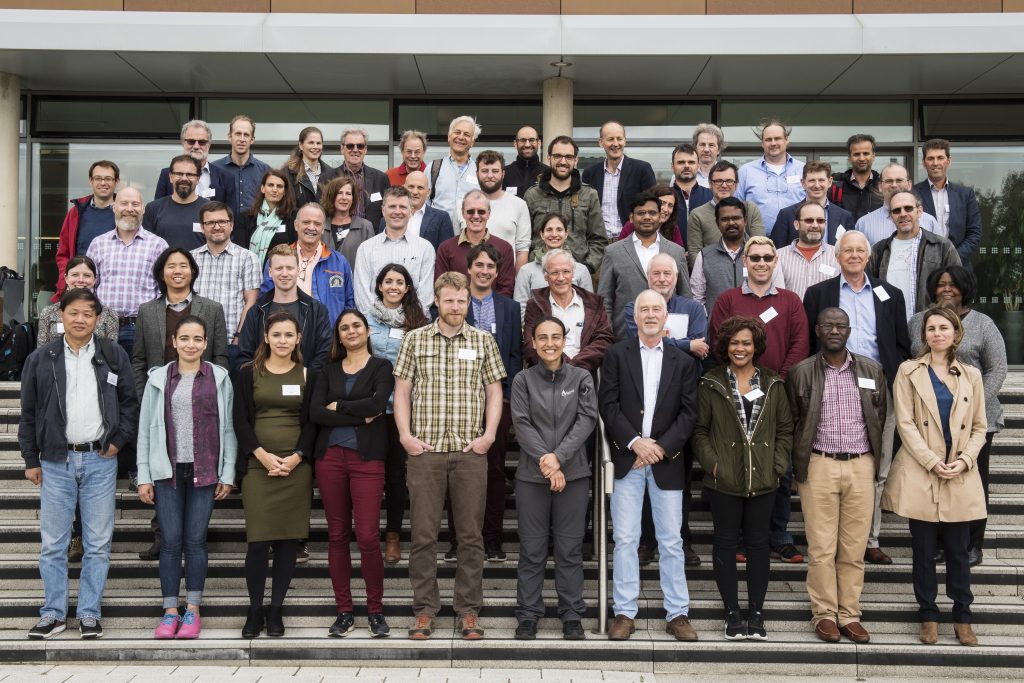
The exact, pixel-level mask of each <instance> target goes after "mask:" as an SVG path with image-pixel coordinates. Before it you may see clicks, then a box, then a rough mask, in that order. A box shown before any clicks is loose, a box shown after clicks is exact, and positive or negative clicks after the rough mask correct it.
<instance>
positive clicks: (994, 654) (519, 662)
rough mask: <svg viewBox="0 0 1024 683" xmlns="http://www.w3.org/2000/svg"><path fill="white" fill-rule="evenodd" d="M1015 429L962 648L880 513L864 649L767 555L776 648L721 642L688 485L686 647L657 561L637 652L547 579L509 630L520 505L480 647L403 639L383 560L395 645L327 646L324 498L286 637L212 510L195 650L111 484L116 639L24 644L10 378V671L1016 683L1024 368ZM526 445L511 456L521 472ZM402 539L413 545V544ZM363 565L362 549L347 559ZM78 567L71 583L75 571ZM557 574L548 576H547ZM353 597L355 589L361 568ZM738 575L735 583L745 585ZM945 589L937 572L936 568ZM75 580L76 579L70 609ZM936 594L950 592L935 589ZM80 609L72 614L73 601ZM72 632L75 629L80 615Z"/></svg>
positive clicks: (2, 582) (5, 520)
mask: <svg viewBox="0 0 1024 683" xmlns="http://www.w3.org/2000/svg"><path fill="white" fill-rule="evenodd" d="M1003 402H1004V406H1005V408H1006V412H1007V429H1006V430H1005V431H1003V432H1002V433H1001V434H999V435H997V437H996V440H995V444H994V448H993V455H992V466H991V469H992V486H991V489H990V490H991V494H992V496H991V505H990V518H989V526H988V534H987V538H986V547H985V562H984V564H982V565H981V566H979V567H977V568H975V569H974V571H973V572H972V584H973V588H974V592H975V596H976V600H975V604H974V615H975V617H974V618H975V629H976V631H977V633H978V634H979V637H980V638H981V642H982V645H981V646H980V647H977V648H963V647H960V646H959V645H958V644H956V640H955V638H954V637H953V635H952V624H951V623H950V621H949V616H948V612H949V601H948V600H946V599H945V598H944V597H943V596H940V607H942V609H943V610H944V611H945V612H946V615H945V621H944V622H943V623H942V624H941V625H940V644H939V645H936V646H931V647H928V646H923V645H920V644H919V643H918V642H917V638H916V634H917V624H916V603H915V601H914V597H913V589H912V586H911V568H910V538H909V532H908V531H907V525H906V521H905V520H903V519H900V518H897V517H895V516H888V517H887V518H886V519H885V520H884V525H883V547H884V548H885V549H886V551H887V552H889V553H890V554H891V555H892V556H893V558H894V564H893V565H892V566H888V567H874V566H869V567H868V570H867V577H866V581H865V587H864V596H863V608H864V624H865V626H866V627H867V628H868V629H869V630H870V631H871V633H872V642H871V643H870V644H868V645H854V644H852V643H849V642H847V641H844V642H841V643H838V644H835V645H828V644H825V643H821V642H819V641H818V640H817V639H816V638H814V636H813V633H812V632H811V627H810V621H809V619H810V612H809V609H808V602H807V595H806V592H805V587H804V579H805V576H806V564H799V565H790V564H784V563H773V566H772V577H771V584H770V587H769V596H768V602H767V605H766V610H765V611H766V616H767V619H768V623H767V627H768V631H769V641H768V643H754V642H749V641H740V642H730V641H726V640H725V639H724V638H723V636H722V627H723V622H722V618H723V615H722V609H721V602H720V599H719V596H718V592H717V589H716V588H715V583H714V576H713V574H712V569H711V563H710V550H711V530H712V527H711V520H710V515H709V512H708V509H707V505H706V504H705V503H704V502H703V501H702V500H701V499H700V496H699V484H698V485H695V492H696V494H695V498H694V510H693V513H692V521H691V527H692V529H693V531H694V534H695V539H694V540H695V547H696V548H697V551H698V552H699V553H700V554H701V556H702V558H703V560H704V562H703V564H702V565H701V566H700V567H699V568H696V569H693V570H689V571H688V572H687V578H688V583H689V587H690V594H691V601H692V604H691V610H690V617H691V619H692V621H693V623H694V625H695V626H696V628H697V630H698V632H699V634H700V637H701V641H700V643H699V644H696V645H691V644H682V643H678V642H676V641H675V640H673V639H671V638H670V637H669V636H668V635H667V634H666V633H665V632H664V612H663V611H662V609H661V592H660V586H659V583H658V567H657V564H654V565H651V566H650V567H649V568H647V569H644V570H643V572H642V581H643V585H642V595H641V599H640V614H639V615H638V623H637V626H638V630H637V633H636V635H635V636H634V637H633V638H632V639H631V640H629V641H627V642H620V643H614V642H610V641H608V640H607V639H606V638H605V637H603V636H597V635H595V634H593V633H588V639H587V640H586V641H583V642H578V641H577V642H567V641H564V640H562V638H561V630H560V624H559V621H558V619H557V615H556V612H555V609H554V605H555V595H554V590H553V586H552V585H551V582H550V581H549V584H548V590H547V592H546V595H547V598H548V602H549V608H548V614H547V618H545V619H544V620H542V622H541V633H540V635H539V637H538V639H537V640H536V641H534V642H529V643H523V642H520V641H516V640H514V639H512V631H513V630H514V628H515V617H514V608H515V578H516V560H517V552H516V550H517V541H518V538H517V532H516V521H515V510H514V500H513V497H512V496H511V495H510V496H509V501H508V506H507V511H506V518H505V536H506V537H505V549H506V551H507V552H508V560H507V561H506V562H505V563H503V564H488V566H487V567H486V568H485V570H484V595H485V602H486V606H485V608H484V611H483V613H482V614H481V621H482V623H483V625H484V626H485V627H486V628H487V638H486V639H485V640H483V641H481V642H475V643H465V642H463V641H462V640H461V639H459V638H458V637H457V635H456V634H455V633H454V618H453V615H452V612H451V609H450V607H448V608H446V609H445V611H444V612H443V613H442V615H441V617H442V618H441V619H440V620H439V625H440V628H439V629H438V631H437V632H435V637H434V638H433V639H432V640H430V641H426V642H412V641H409V640H407V639H406V638H405V629H406V628H407V627H408V626H409V625H410V624H411V622H412V616H411V610H410V603H411V591H410V589H409V584H408V577H407V566H406V563H405V562H404V561H403V562H402V563H401V564H399V566H397V567H392V568H386V573H385V580H386V584H385V613H386V615H387V617H388V620H389V623H390V624H391V626H392V637H391V638H389V639H387V640H371V639H370V638H369V636H368V635H367V632H366V630H365V608H363V609H362V610H360V608H359V607H357V612H356V614H357V626H358V627H359V628H358V629H357V631H356V633H355V634H353V635H352V636H350V637H348V638H346V639H342V640H335V639H328V638H327V637H326V633H327V627H328V626H329V625H330V623H331V622H332V621H333V617H334V601H333V597H332V592H331V587H330V579H329V576H328V571H327V552H326V524H325V522H324V519H323V513H322V509H321V507H320V504H319V500H317V501H316V502H315V503H314V512H313V522H312V532H311V539H310V550H311V553H312V558H311V560H310V561H309V563H308V564H306V565H302V566H300V567H299V568H298V570H297V572H296V576H295V580H294V582H293V584H292V588H291V591H290V592H289V595H288V599H287V601H286V606H285V624H286V627H287V635H286V636H285V637H284V638H277V639H271V638H267V637H265V636H264V637H261V638H258V639H256V640H251V641H250V640H243V639H242V638H240V636H239V630H240V628H241V625H242V622H243V621H244V619H245V611H246V607H247V604H248V599H247V597H246V592H245V583H244V578H243V571H242V559H243V555H244V547H245V532H244V524H243V521H242V508H241V500H240V499H239V497H237V496H235V497H232V498H231V499H229V500H228V501H225V502H224V503H220V504H218V506H217V509H216V511H215V513H214V519H213V521H212V522H211V526H210V533H209V544H210V571H209V578H208V580H207V584H206V596H205V598H204V607H203V624H204V630H203V635H202V638H201V639H200V640H198V641H189V642H182V643H177V642H173V641H172V642H168V641H154V640H152V637H151V634H152V628H153V627H154V626H155V624H156V621H157V619H158V617H159V614H160V612H161V610H160V609H159V602H160V600H159V578H158V571H157V563H156V562H143V561H140V560H139V559H138V555H137V553H138V551H139V550H141V549H143V548H145V547H147V546H148V544H149V540H150V539H149V523H148V522H149V519H150V516H151V514H152V508H150V507H148V506H144V505H142V504H141V503H139V501H138V499H137V498H136V496H135V494H134V493H129V492H128V491H127V490H126V487H125V486H124V485H123V482H122V486H120V487H119V492H118V494H117V496H118V520H117V526H116V529H115V533H114V544H113V553H112V560H111V567H110V577H109V579H108V582H107V590H106V594H105V600H104V607H103V625H104V630H105V632H106V635H105V637H104V638H103V639H102V640H100V641H93V642H83V641H81V640H80V639H79V638H78V637H77V633H75V632H74V631H73V630H69V632H68V633H66V634H63V635H61V636H59V637H57V638H55V639H54V640H52V641H48V642H45V641H29V640H27V638H26V636H25V634H26V632H27V630H28V628H29V627H30V626H31V625H32V624H33V623H35V620H36V618H37V616H38V610H39V605H40V604H41V601H42V583H41V581H40V579H39V572H38V567H37V560H38V552H39V527H38V521H37V520H38V511H39V500H38V491H37V489H36V488H35V487H34V486H33V485H32V484H31V483H29V482H28V481H27V480H25V479H24V476H23V461H22V459H21V457H20V453H19V451H18V446H17V440H16V432H17V421H18V413H19V409H18V385H17V384H13V383H0V663H11V662H24V663H65V662H98V661H102V662H137V663H162V664H180V663H183V662H189V663H192V662H196V663H204V664H218V663H222V664H231V665H238V664H240V663H241V664H246V663H251V664H265V665H285V664H287V665H295V664H301V665H310V664H314V663H327V664H336V665H351V666H366V665H370V666H416V667H423V666H442V667H462V666H464V667H490V668H493V667H496V666H497V667H501V668H515V667H533V668H539V667H543V668H564V669H605V670H608V669H622V670H629V671H650V672H656V673H661V672H664V673H689V674H700V673H716V674H730V673H732V674H755V675H770V674H774V675H777V674H804V675H836V676H860V677H868V676H900V677H905V676H920V677H924V676H930V677H951V678H952V677H957V678H978V677H985V676H991V677H1011V678H1019V677H1024V629H1022V626H1024V615H1022V613H1024V601H1022V598H1021V596H1022V585H1024V523H1022V522H1021V512H1022V511H1024V373H1022V374H1021V375H1019V376H1015V375H1011V378H1010V379H1009V380H1008V381H1007V384H1006V386H1005V387H1004V390H1003ZM516 456H517V454H516V453H510V455H509V458H508V468H509V473H510V475H511V473H512V472H513V471H514V467H515V462H516ZM791 529H792V531H793V533H794V535H795V536H796V537H797V543H798V545H800V546H801V547H806V543H805V540H804V538H803V523H802V517H801V515H800V505H799V501H797V500H796V499H794V501H793V519H792V523H791ZM407 541H408V535H407V533H406V534H405V535H404V537H403V550H404V551H407V545H406V543H407ZM447 541H448V536H447V530H446V529H443V530H442V533H441V542H440V543H439V545H438V561H439V563H440V564H439V568H438V575H439V580H440V583H441V591H442V601H443V602H450V596H451V589H452V583H453V579H454V565H452V564H445V563H444V562H443V560H442V553H443V552H444V551H445V550H446V549H447ZM354 557H355V558H356V560H355V561H356V563H357V564H358V552H357V551H355V550H354ZM597 567H598V565H597V563H596V562H589V563H587V565H586V593H585V594H586V596H587V599H588V604H589V612H588V617H589V618H588V620H587V621H585V622H584V625H585V627H587V628H594V627H595V626H596V619H597V606H596V602H597V595H598V568H597ZM70 573H71V576H72V578H73V579H76V580H77V577H78V565H72V567H71V569H70ZM553 573H554V572H553V565H551V564H549V566H548V572H547V574H548V579H549V580H550V579H553ZM355 576H356V577H357V578H356V581H355V582H354V583H355V585H354V592H355V594H356V602H357V604H358V603H359V601H360V596H361V595H363V588H362V585H361V580H360V579H359V571H358V569H356V573H355ZM741 579H742V576H741ZM939 580H940V585H941V582H942V581H943V580H944V575H943V574H942V572H941V567H940V576H939ZM75 584H76V581H72V603H73V601H74V595H75V589H76V585H75ZM941 592H942V591H941V590H940V593H941ZM72 614H73V607H72ZM72 623H73V622H72Z"/></svg>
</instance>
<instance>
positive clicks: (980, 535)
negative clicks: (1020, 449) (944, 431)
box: [968, 432, 996, 550]
mask: <svg viewBox="0 0 1024 683" xmlns="http://www.w3.org/2000/svg"><path fill="white" fill-rule="evenodd" d="M995 435H996V433H995V432H989V433H988V434H986V435H985V445H984V446H982V447H981V451H979V452H978V457H977V459H976V460H975V461H974V466H975V467H977V468H978V474H979V475H981V485H982V487H983V488H984V489H985V509H986V510H987V509H988V459H989V451H991V450H992V437H994V436H995ZM987 522H988V518H987V517H986V518H984V519H976V520H974V521H973V522H970V525H971V544H970V546H968V547H969V548H970V549H972V550H981V546H982V545H984V543H985V525H986V523H987Z"/></svg>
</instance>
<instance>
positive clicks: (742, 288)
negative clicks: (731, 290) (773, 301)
mask: <svg viewBox="0 0 1024 683" xmlns="http://www.w3.org/2000/svg"><path fill="white" fill-rule="evenodd" d="M740 291H741V292H743V293H744V294H749V295H750V296H757V294H754V290H752V289H751V288H750V285H748V284H747V278H743V284H742V285H740ZM778 293H779V290H778V289H777V288H776V287H775V279H774V278H772V285H771V286H770V287H769V288H768V291H767V292H765V295H764V296H775V295H776V294H778ZM764 296H762V297H758V298H759V299H763V298H764Z"/></svg>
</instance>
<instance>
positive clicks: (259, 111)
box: [199, 98, 391, 165]
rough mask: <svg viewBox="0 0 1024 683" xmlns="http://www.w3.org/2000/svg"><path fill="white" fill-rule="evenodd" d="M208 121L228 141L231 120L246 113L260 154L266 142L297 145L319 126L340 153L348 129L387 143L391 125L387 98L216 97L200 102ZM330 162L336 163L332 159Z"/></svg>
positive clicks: (330, 147)
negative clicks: (306, 131) (303, 133)
mask: <svg viewBox="0 0 1024 683" xmlns="http://www.w3.org/2000/svg"><path fill="white" fill-rule="evenodd" d="M199 109H200V112H202V118H203V120H204V121H206V122H207V123H209V124H210V129H211V130H212V131H213V137H214V139H215V140H217V141H225V140H227V137H228V122H229V121H231V119H233V118H234V117H235V116H237V115H238V114H245V115H246V116H248V117H250V118H251V119H252V120H253V121H255V122H256V147H255V150H256V152H257V154H258V156H259V157H260V158H261V159H262V158H264V155H263V154H260V149H261V147H263V146H265V145H288V146H289V148H290V146H291V145H294V144H295V143H296V142H297V141H298V139H299V131H301V130H302V129H303V128H305V127H306V126H316V127H317V128H319V129H320V130H321V131H323V134H324V143H325V145H324V148H325V150H330V151H333V152H334V153H335V154H337V153H338V143H339V142H340V141H341V132H342V131H343V130H345V129H346V128H365V129H366V132H367V133H369V135H370V144H371V145H375V146H386V145H387V144H388V138H389V137H390V133H391V127H390V126H389V125H388V124H389V121H388V102H387V101H386V100H317V99H252V100H249V99H246V100H239V99H213V98H206V99H203V100H202V101H201V102H200V107H199ZM327 163H329V164H331V165H335V162H332V161H330V160H329V159H328V161H327Z"/></svg>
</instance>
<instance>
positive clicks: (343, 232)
mask: <svg viewBox="0 0 1024 683" xmlns="http://www.w3.org/2000/svg"><path fill="white" fill-rule="evenodd" d="M351 229H352V228H345V229H344V230H339V231H338V239H339V240H343V239H345V238H346V237H348V233H349V231H350V230H351Z"/></svg>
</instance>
